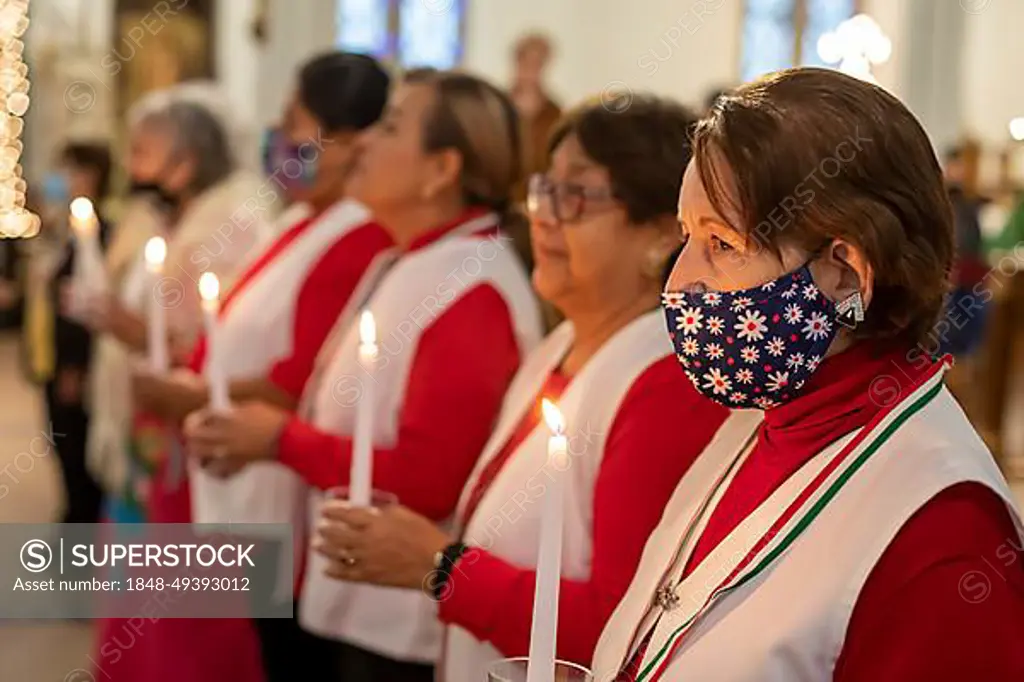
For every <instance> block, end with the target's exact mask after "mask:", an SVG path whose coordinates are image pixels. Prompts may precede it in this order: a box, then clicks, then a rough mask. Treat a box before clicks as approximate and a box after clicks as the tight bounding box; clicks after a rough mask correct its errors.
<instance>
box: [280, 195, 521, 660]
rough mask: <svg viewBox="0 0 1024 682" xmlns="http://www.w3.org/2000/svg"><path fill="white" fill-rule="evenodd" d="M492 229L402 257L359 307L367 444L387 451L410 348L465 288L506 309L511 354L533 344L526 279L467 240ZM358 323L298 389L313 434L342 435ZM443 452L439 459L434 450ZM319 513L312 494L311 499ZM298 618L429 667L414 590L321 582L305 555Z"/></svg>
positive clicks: (422, 609)
mask: <svg viewBox="0 0 1024 682" xmlns="http://www.w3.org/2000/svg"><path fill="white" fill-rule="evenodd" d="M496 224H497V216H496V215H494V214H488V215H485V216H482V217H479V218H475V219H473V220H470V221H468V222H467V223H465V224H464V225H462V226H460V227H458V228H455V230H453V231H452V232H450V233H448V234H446V235H445V236H444V237H442V238H441V239H440V240H439V241H438V242H436V243H434V244H430V245H428V246H426V247H424V248H422V249H420V250H417V251H414V252H412V253H409V254H407V255H405V256H403V257H401V258H400V259H399V260H398V262H397V263H396V264H395V265H394V266H393V267H392V268H391V270H390V271H388V273H387V274H386V275H384V276H383V278H382V279H381V281H380V283H379V285H378V286H377V287H376V289H375V290H374V291H373V292H372V294H371V295H370V297H369V300H368V301H367V303H366V308H368V309H369V310H371V311H372V312H373V315H374V319H375V321H376V323H377V333H378V344H379V347H380V354H379V357H378V363H377V366H376V369H375V374H374V380H375V389H374V392H373V397H374V410H375V412H376V419H375V421H374V434H373V437H374V445H375V446H376V447H380V448H388V447H393V446H394V445H395V440H396V438H397V433H398V416H399V413H400V411H401V407H402V404H403V402H404V397H405V389H406V384H407V381H408V377H409V373H410V371H411V369H412V361H413V359H414V357H415V355H416V347H417V344H418V342H419V339H420V338H421V336H422V334H423V332H424V331H426V330H427V329H429V328H430V327H431V326H432V324H433V322H434V321H435V320H437V319H439V318H440V317H441V316H442V315H443V314H444V312H445V311H446V310H447V309H449V308H450V307H451V306H452V305H454V304H455V303H456V302H457V301H458V300H459V299H460V298H461V297H462V295H463V294H465V293H467V292H468V291H470V290H471V289H472V288H473V287H475V286H477V285H481V284H488V285H490V286H492V287H494V288H495V289H496V290H497V291H498V293H499V294H500V295H501V296H502V297H503V298H504V299H505V302H506V303H507V305H508V308H509V311H510V314H511V317H512V321H513V326H514V328H515V331H516V338H517V340H518V342H519V348H520V356H521V357H522V356H525V355H526V354H527V353H529V352H530V351H531V350H532V349H533V348H534V346H535V345H536V344H537V343H538V342H539V341H540V338H541V323H540V313H539V309H538V306H537V302H536V298H535V296H534V294H533V292H532V289H531V287H530V284H529V281H528V279H527V277H526V273H525V272H524V271H523V269H522V266H521V265H520V264H519V262H518V260H517V256H516V254H515V253H514V251H513V250H512V249H511V248H508V245H507V243H503V241H502V240H501V239H500V238H498V237H480V236H474V235H476V233H478V232H481V231H482V230H485V229H487V228H489V227H493V226H495V225H496ZM358 344H359V334H358V325H355V324H350V325H349V326H348V327H347V328H345V329H339V330H338V334H337V335H336V338H335V339H333V340H332V342H331V343H329V344H326V345H325V348H324V352H325V353H327V354H329V355H328V356H327V357H326V360H325V362H324V363H323V365H322V367H321V368H320V369H319V370H318V371H317V378H316V381H315V382H310V384H308V385H307V389H306V390H307V394H308V397H306V398H304V400H303V403H304V405H303V412H304V414H307V415H309V418H311V420H312V423H313V425H314V426H316V427H317V428H319V429H321V430H324V431H328V432H330V433H336V434H344V435H348V434H351V433H352V431H353V428H354V424H355V413H356V404H357V403H358V400H350V399H345V396H349V395H350V393H353V394H355V395H358V391H359V386H360V385H361V382H362V381H366V380H367V377H366V375H365V373H364V372H363V370H362V368H361V366H360V365H359V362H358V353H357V348H358ZM438 456H439V457H441V456H444V453H438ZM311 498H312V499H311V513H312V515H313V518H314V522H315V519H316V517H317V515H318V513H319V506H320V500H321V496H320V495H319V494H316V493H314V494H313V495H312V496H311ZM306 566H307V571H306V582H305V585H304V588H303V592H302V598H301V604H300V609H299V617H300V622H301V623H302V626H303V627H304V628H306V629H307V630H309V631H311V632H313V633H315V634H318V635H321V636H324V637H329V638H332V639H339V640H342V641H345V642H348V643H350V644H353V645H356V646H359V647H363V648H366V649H369V650H371V651H374V652H376V653H379V654H381V655H384V656H388V657H391V658H395V659H398V660H405V661H417V662H424V663H433V662H434V661H435V660H436V658H437V655H438V653H439V649H440V624H439V623H438V622H437V616H436V606H435V605H434V604H433V602H431V601H430V600H429V599H428V598H427V596H426V595H424V594H422V593H421V592H420V591H419V590H404V589H393V588H386V587H376V586H371V585H354V584H349V583H344V582H341V581H337V580H333V579H330V578H327V577H326V576H324V574H323V571H324V569H325V567H326V566H325V562H324V560H323V559H322V558H321V557H320V556H319V555H318V554H316V553H314V552H311V553H310V555H309V557H308V561H307V564H306Z"/></svg>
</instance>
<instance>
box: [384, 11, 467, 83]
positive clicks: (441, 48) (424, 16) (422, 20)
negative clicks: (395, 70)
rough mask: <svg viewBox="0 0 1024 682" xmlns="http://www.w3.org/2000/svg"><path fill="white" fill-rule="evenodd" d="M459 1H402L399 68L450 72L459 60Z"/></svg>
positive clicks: (460, 28) (460, 41) (460, 34)
mask: <svg viewBox="0 0 1024 682" xmlns="http://www.w3.org/2000/svg"><path fill="white" fill-rule="evenodd" d="M462 13H463V2H462V1H461V0H429V1H427V0H401V4H400V9H399V14H398V25H399V33H398V56H399V61H400V62H401V64H402V66H405V67H414V66H432V67H434V68H436V69H451V68H454V67H455V66H457V65H458V63H459V61H460V60H461V58H462Z"/></svg>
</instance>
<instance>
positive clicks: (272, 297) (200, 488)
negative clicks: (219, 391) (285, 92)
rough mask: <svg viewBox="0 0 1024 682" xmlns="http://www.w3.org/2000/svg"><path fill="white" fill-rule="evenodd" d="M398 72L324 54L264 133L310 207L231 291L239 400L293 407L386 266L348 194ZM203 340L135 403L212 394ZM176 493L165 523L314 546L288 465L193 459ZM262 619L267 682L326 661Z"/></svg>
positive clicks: (187, 407)
mask: <svg viewBox="0 0 1024 682" xmlns="http://www.w3.org/2000/svg"><path fill="white" fill-rule="evenodd" d="M389 82H390V79H389V77H388V74H387V72H386V71H385V70H384V69H383V67H382V66H381V65H380V64H379V63H378V62H377V61H376V60H374V59H373V58H371V57H366V56H364V55H356V54H350V53H345V52H329V53H326V54H322V55H318V56H316V57H314V58H313V59H311V60H309V61H308V62H307V63H306V64H304V65H303V66H302V68H301V70H300V71H299V73H298V78H297V85H296V88H295V91H294V94H293V96H292V98H291V99H290V100H289V102H288V104H287V107H286V110H285V112H284V117H283V123H282V125H281V128H280V129H278V130H277V131H275V133H274V134H273V135H271V136H269V137H268V138H267V139H266V140H265V144H266V145H267V148H266V149H265V150H264V157H265V159H266V164H265V169H264V170H265V172H266V174H267V176H268V178H270V181H271V182H273V183H274V184H280V185H281V186H282V187H283V190H284V192H285V193H286V195H287V199H288V200H289V201H290V203H292V204H293V206H301V207H303V208H304V209H305V210H304V214H305V217H303V218H301V219H299V220H296V221H295V222H294V223H293V224H292V225H291V226H289V227H288V229H287V230H286V231H285V232H284V233H283V234H282V235H281V236H280V237H278V238H277V239H275V240H273V241H272V242H270V243H269V244H268V245H267V246H266V247H265V248H263V249H260V250H257V252H256V253H255V254H254V256H253V257H252V258H251V259H250V260H249V262H248V263H247V264H246V266H245V267H244V268H243V270H242V272H241V275H240V276H239V277H238V279H237V281H236V282H235V285H234V286H233V287H232V288H231V289H230V290H228V291H227V292H226V294H225V296H224V297H223V300H222V304H221V307H220V310H219V323H218V331H217V335H218V343H220V344H221V349H222V356H221V360H222V362H223V367H224V371H225V374H226V375H227V378H228V379H229V380H231V386H230V394H231V399H232V401H233V402H242V401H246V400H257V399H259V400H264V401H266V402H268V403H271V404H274V405H279V406H281V407H282V408H284V409H287V410H294V409H295V408H296V406H297V405H298V403H299V399H300V398H301V396H302V393H303V390H304V388H305V385H306V381H307V380H308V379H309V377H310V375H311V374H312V372H313V366H314V362H315V360H316V356H317V354H318V352H319V351H320V348H321V345H322V344H323V343H324V341H325V340H326V338H327V336H328V333H329V332H330V331H331V329H332V328H334V327H335V326H336V325H340V326H344V325H345V324H346V322H347V321H352V320H353V319H355V315H356V313H357V312H358V310H357V307H356V306H353V305H351V296H352V295H353V293H354V292H356V291H357V289H358V287H359V286H360V284H361V282H363V280H364V274H365V275H366V276H367V277H371V278H372V277H374V276H376V274H377V273H378V271H379V265H380V264H381V263H382V262H383V261H382V260H381V259H379V258H378V257H379V256H381V255H382V252H384V251H385V250H387V249H389V248H390V247H391V246H392V244H393V243H392V240H391V238H390V236H389V235H388V233H387V232H386V231H385V230H384V229H383V228H382V227H380V225H378V224H376V223H375V222H373V221H372V220H371V216H370V214H369V211H368V210H367V209H366V208H365V207H364V206H363V205H362V204H359V203H358V202H356V201H353V200H351V199H347V198H346V192H345V186H346V181H347V179H348V175H349V172H350V170H351V169H352V167H353V164H354V162H355V153H356V138H357V136H358V135H359V133H360V131H362V130H365V129H366V128H368V127H370V126H371V125H373V124H374V123H376V122H377V120H378V118H380V115H381V112H382V111H383V110H384V105H385V103H386V101H387V97H388V88H389ZM375 264H376V266H377V267H375ZM339 318H341V319H339ZM207 351H208V349H207V346H206V339H205V337H204V338H200V339H199V341H198V342H197V344H196V346H195V348H193V350H192V352H191V358H190V360H189V366H188V368H187V369H183V370H181V371H179V372H175V373H172V374H170V375H164V376H156V375H153V374H151V373H148V372H145V373H138V374H136V378H135V382H134V385H133V388H134V395H135V397H136V401H137V404H138V405H139V406H140V407H141V408H143V409H145V410H147V411H149V412H150V413H152V414H154V415H156V416H159V417H160V418H161V419H163V420H164V421H165V422H166V423H167V425H168V426H169V427H170V428H173V429H177V428H178V427H179V425H180V423H181V420H182V419H184V417H185V416H186V415H187V414H188V413H189V412H192V411H193V410H197V409H199V408H201V407H203V406H204V405H205V404H206V402H207V397H208V395H209V388H208V386H207V383H206V381H205V380H204V379H203V372H204V370H205V366H206V362H207V360H208V358H209V356H208V353H207ZM167 473H168V471H167V468H166V466H164V467H161V468H160V469H159V470H158V476H157V477H156V478H155V479H154V488H155V489H157V490H159V489H162V488H163V486H164V484H165V483H164V482H166V480H167ZM179 491H180V494H177V495H176V499H177V501H178V503H179V505H178V506H177V507H176V508H175V509H173V510H172V509H171V508H170V506H169V505H168V506H167V508H166V512H167V514H166V515H164V516H162V517H161V520H162V521H164V522H172V521H173V522H177V523H189V522H190V521H191V522H195V523H282V524H289V525H291V526H292V528H293V534H294V535H293V538H294V539H295V541H296V544H297V546H298V549H299V551H298V554H297V556H296V560H295V564H294V565H295V566H296V570H298V567H299V566H300V565H301V561H302V558H303V557H304V553H305V546H306V543H305V541H304V540H305V532H304V530H305V527H306V524H305V519H306V516H307V514H308V506H307V495H308V493H307V490H306V487H305V485H304V483H303V482H302V479H301V478H300V477H298V476H297V475H296V474H294V473H293V472H291V471H290V470H288V469H287V468H285V467H283V466H281V465H279V464H276V463H265V464H258V465H255V466H252V467H249V468H248V469H246V471H244V472H242V473H240V474H239V475H237V476H234V477H232V478H230V479H227V480H218V479H217V478H215V477H213V476H210V475H209V474H207V473H206V472H204V471H202V470H201V468H199V467H193V468H192V469H191V470H190V471H189V472H188V476H187V478H186V480H185V481H183V482H182V484H181V487H180V488H179ZM190 504H191V508H190ZM172 513H173V514H174V516H171V514H172ZM256 624H257V629H258V631H259V634H260V649H261V652H262V654H263V662H264V666H265V672H266V675H267V679H268V680H270V681H275V680H281V681H287V680H292V679H296V677H295V676H296V675H302V679H306V676H307V675H308V676H314V675H316V674H319V673H322V672H323V670H324V667H325V666H326V665H329V663H330V660H329V659H328V658H326V657H325V654H326V653H327V652H329V649H328V648H327V647H325V646H323V640H320V639H319V638H317V637H314V636H312V635H310V634H308V633H306V632H305V631H304V630H302V629H301V628H299V626H298V622H297V621H296V620H287V619H279V618H267V619H258V620H257V621H256Z"/></svg>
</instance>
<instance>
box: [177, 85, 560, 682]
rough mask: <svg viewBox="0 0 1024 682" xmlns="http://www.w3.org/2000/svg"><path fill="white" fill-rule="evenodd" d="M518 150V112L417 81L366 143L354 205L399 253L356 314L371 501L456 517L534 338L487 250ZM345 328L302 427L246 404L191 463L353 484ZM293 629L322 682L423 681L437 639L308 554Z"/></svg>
mask: <svg viewBox="0 0 1024 682" xmlns="http://www.w3.org/2000/svg"><path fill="white" fill-rule="evenodd" d="M519 152H520V146H519V127H518V123H517V119H516V113H515V108H514V107H513V106H512V103H511V102H510V101H509V99H508V97H507V96H506V95H504V94H503V93H502V92H501V91H500V90H498V89H497V88H495V87H494V86H492V85H491V84H489V83H487V82H486V81H483V80H481V79H479V78H476V77H474V76H469V75H465V74H459V73H450V72H434V71H429V70H426V71H424V70H417V71H413V72H411V73H409V74H406V77H405V79H404V80H403V82H402V83H401V84H400V85H399V86H398V87H397V88H396V89H395V91H394V93H393V94H392V97H391V99H390V100H389V103H388V107H387V109H386V111H385V114H384V116H383V118H382V119H381V121H380V122H379V123H378V124H377V125H376V126H374V127H373V128H371V129H370V130H369V131H367V132H366V133H365V134H364V135H363V137H362V138H361V140H360V147H359V155H358V158H357V161H356V165H355V168H354V169H353V170H352V175H351V178H350V184H349V188H348V189H349V191H350V192H351V196H352V197H353V198H356V199H358V200H359V201H361V202H362V203H364V204H365V205H366V206H367V207H368V208H369V209H370V210H371V212H372V213H373V215H374V218H375V219H376V220H377V221H378V222H379V223H380V224H381V225H382V226H384V227H385V228H386V229H387V230H388V231H389V232H390V233H391V235H392V237H393V238H394V240H395V242H396V243H397V245H398V247H399V249H400V251H399V253H398V254H396V255H397V256H398V259H397V261H395V263H394V265H392V266H391V268H390V269H389V270H388V271H387V274H386V275H385V276H384V277H383V278H382V279H380V280H379V282H378V283H377V284H376V286H375V287H374V288H373V289H372V292H368V298H367V299H366V301H365V304H364V305H363V308H364V309H366V310H369V311H371V312H372V314H373V316H374V319H375V321H376V338H377V339H378V361H377V362H376V363H375V365H374V368H373V370H372V371H373V376H372V379H365V380H372V381H373V382H374V390H373V397H374V402H373V403H371V405H372V407H373V409H374V415H375V417H374V420H375V430H374V437H373V441H374V451H373V487H374V488H375V489H378V490H380V491H383V493H384V494H385V495H393V496H395V497H397V498H398V499H399V500H401V501H402V503H403V504H405V505H407V506H408V507H410V508H411V509H415V510H416V511H417V512H419V513H421V514H424V515H426V516H427V517H429V518H431V519H433V520H435V521H441V520H443V519H446V518H449V517H450V516H451V514H452V512H453V511H454V509H455V505H456V502H457V501H458V497H459V494H460V493H461V492H462V489H463V486H464V485H465V482H466V478H467V477H468V476H469V474H470V472H471V471H472V470H473V467H474V465H475V463H476V461H477V459H478V458H479V456H480V452H481V450H482V449H483V447H484V444H485V443H486V442H487V439H488V437H489V435H490V431H491V427H492V425H493V423H494V420H495V419H496V418H497V416H498V413H499V411H500V408H501V403H502V400H503V397H504V395H505V390H506V389H507V388H508V384H509V382H510V381H511V379H512V377H513V375H514V374H515V372H516V370H517V369H518V367H519V363H520V361H521V359H522V358H523V357H525V356H526V355H527V354H528V353H529V352H530V351H531V350H532V349H533V348H534V346H536V344H537V343H538V342H539V341H540V337H541V328H540V319H539V314H538V311H537V302H536V297H535V296H534V294H533V291H532V289H531V288H530V283H529V280H528V278H527V275H526V273H525V272H524V271H523V269H522V267H521V264H520V263H519V261H518V260H517V257H516V256H515V254H514V253H512V249H511V248H510V247H509V246H508V244H507V242H506V240H505V239H503V238H502V236H501V234H500V230H501V229H502V227H503V226H504V225H508V224H509V221H511V220H516V219H517V207H516V205H515V203H514V201H513V199H512V188H513V187H514V186H515V184H516V182H518V180H519V173H520V170H521V163H520V154H519ZM357 327H359V325H356V324H351V325H349V326H348V327H347V328H344V329H339V336H338V337H337V339H331V340H329V341H328V345H327V346H326V348H328V349H330V350H329V354H328V355H327V356H326V357H324V358H323V362H324V364H323V371H322V372H321V373H319V374H318V376H317V377H316V381H315V382H311V383H310V384H309V386H308V388H307V390H306V395H305V396H304V399H303V404H302V405H301V406H300V410H299V413H298V415H296V414H293V413H292V412H290V411H288V410H284V409H281V408H279V407H275V406H272V405H269V404H266V403H257V402H252V403H244V404H240V405H237V406H234V408H233V410H232V412H231V413H230V414H228V415H220V414H211V413H208V412H201V413H196V414H194V415H192V416H190V417H189V419H188V421H187V422H186V433H187V435H188V437H189V441H190V448H191V450H192V452H193V454H194V455H195V456H198V457H208V458H211V460H212V463H211V464H210V465H209V466H210V467H211V468H213V469H221V470H222V471H224V472H225V473H231V472H232V471H234V470H237V468H239V467H241V466H244V465H246V464H248V463H251V462H262V461H266V460H276V461H278V462H280V463H282V464H284V465H286V466H288V467H290V468H292V469H293V470H295V471H296V472H298V473H299V474H300V475H302V477H303V478H304V479H305V480H306V481H307V482H308V483H309V484H310V485H311V486H314V487H316V488H317V489H319V490H328V489H331V488H333V487H335V486H347V485H349V483H350V471H351V464H352V450H353V443H352V437H351V434H352V433H353V422H354V419H355V415H356V408H357V406H358V405H360V404H361V403H360V400H361V394H362V389H361V386H362V383H361V382H362V381H363V380H364V379H361V377H363V376H364V375H363V373H362V372H363V370H362V369H360V367H361V366H360V364H359V360H358V357H359V353H358V349H359V345H360V333H359V329H358V328H357ZM344 494H345V496H346V497H347V493H344ZM322 499H323V497H322V496H321V495H320V494H316V495H315V496H314V498H313V500H314V502H315V503H316V504H315V505H314V509H318V508H319V506H320V505H319V503H320V502H321V501H322ZM312 518H314V519H316V518H317V517H316V516H314V517H312ZM299 618H300V622H301V624H302V625H303V627H305V628H307V629H308V630H310V631H311V632H313V633H316V634H318V635H320V636H322V637H324V638H326V639H329V640H331V641H332V642H334V644H333V647H334V651H335V657H336V666H335V667H334V668H333V669H332V670H330V671H328V672H327V676H328V677H330V679H338V680H347V681H349V682H361V681H363V680H367V681H377V682H391V681H392V680H403V681H410V682H412V681H415V680H424V681H432V680H433V678H434V664H435V662H436V660H437V656H438V654H439V651H440V634H441V633H440V626H439V624H438V623H437V620H436V613H435V610H434V608H433V604H432V603H431V602H430V601H429V600H428V599H426V597H424V595H423V594H422V593H421V592H420V591H418V590H402V591H396V590H392V589H386V588H379V587H374V586H366V585H352V584H348V583H343V582H339V581H337V580H333V579H330V578H328V577H327V576H325V575H324V562H323V560H322V559H321V557H319V556H318V555H315V554H311V555H310V556H309V558H308V559H307V561H306V566H305V577H304V584H303V587H302V599H301V605H300V611H299Z"/></svg>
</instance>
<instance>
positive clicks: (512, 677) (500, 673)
mask: <svg viewBox="0 0 1024 682" xmlns="http://www.w3.org/2000/svg"><path fill="white" fill-rule="evenodd" d="M528 663H529V659H528V658H526V657H525V656H523V657H520V658H506V659H503V660H500V661H495V663H494V664H492V665H491V667H490V669H489V670H488V671H487V682H526V667H527V664H528ZM555 682H594V675H593V673H591V672H590V671H589V670H587V669H586V668H584V667H583V666H580V665H576V664H575V663H569V662H568V661H555Z"/></svg>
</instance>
